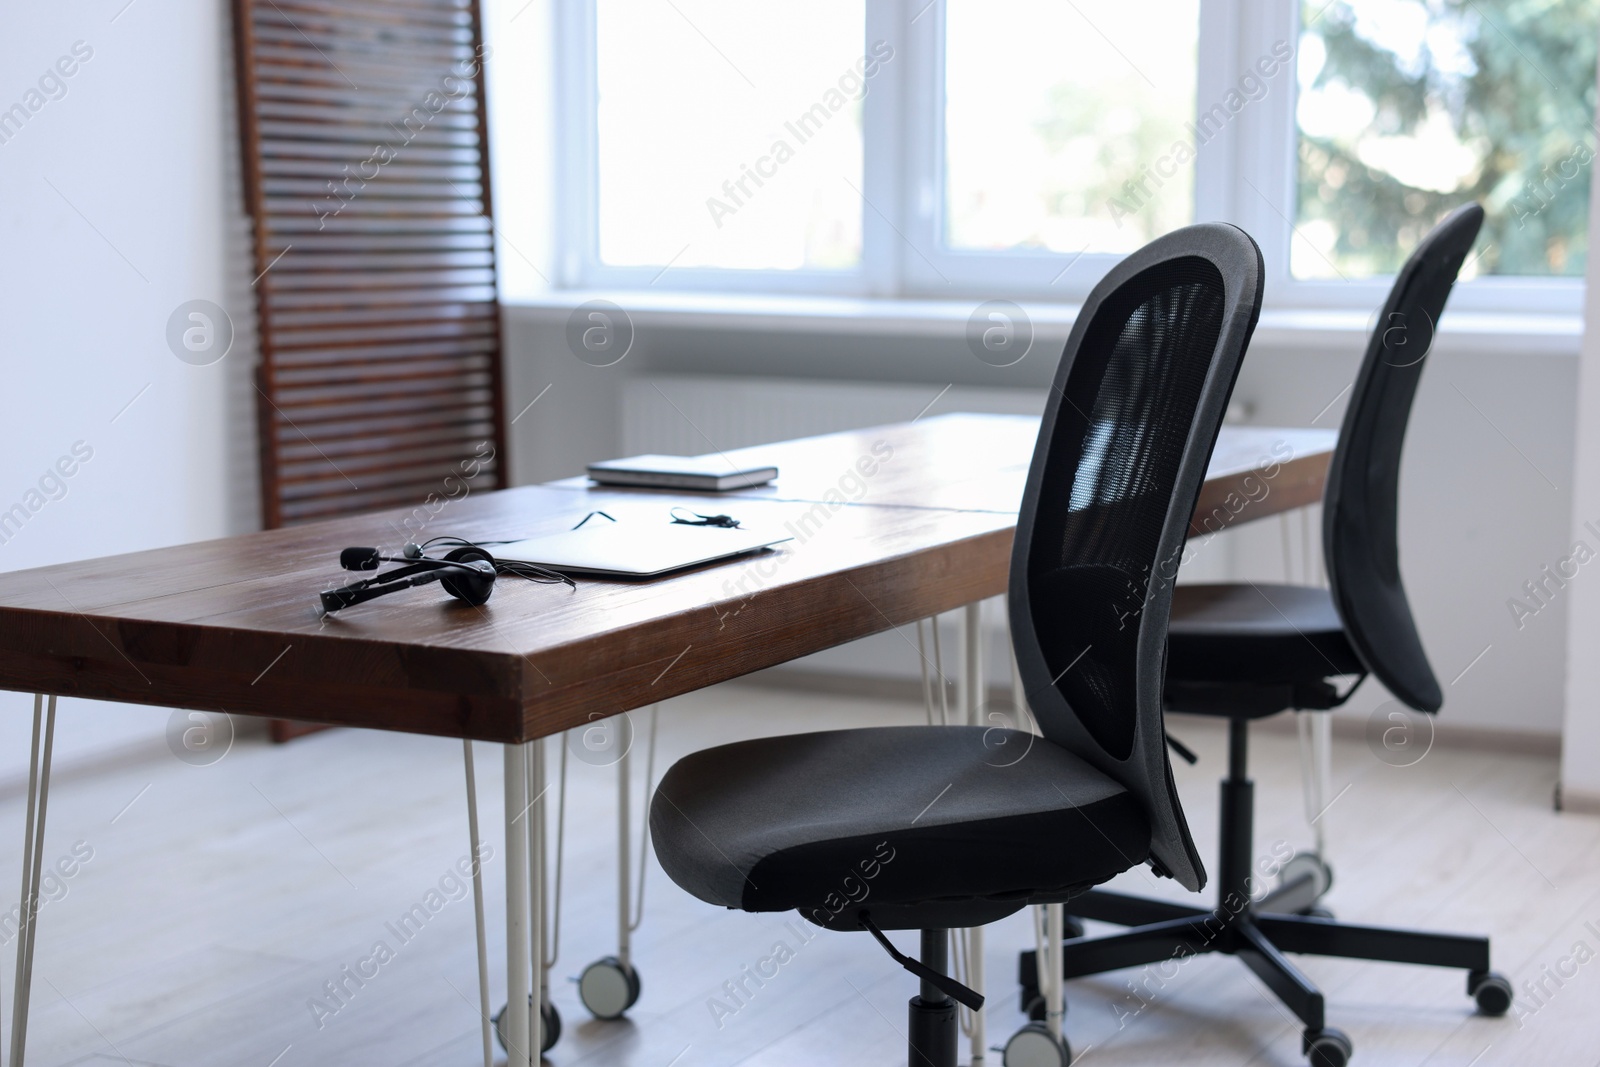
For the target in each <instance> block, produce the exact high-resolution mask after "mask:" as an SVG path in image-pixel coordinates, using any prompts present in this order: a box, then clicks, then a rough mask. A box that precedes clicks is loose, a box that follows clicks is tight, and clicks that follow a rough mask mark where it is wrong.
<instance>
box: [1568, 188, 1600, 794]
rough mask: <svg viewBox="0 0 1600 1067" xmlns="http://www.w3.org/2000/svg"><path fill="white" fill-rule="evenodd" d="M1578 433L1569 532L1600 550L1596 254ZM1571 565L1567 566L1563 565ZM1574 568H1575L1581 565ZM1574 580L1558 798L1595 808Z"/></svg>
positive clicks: (1582, 619) (1581, 611) (1585, 592)
mask: <svg viewBox="0 0 1600 1067" xmlns="http://www.w3.org/2000/svg"><path fill="white" fill-rule="evenodd" d="M1589 202H1590V203H1591V204H1600V168H1597V169H1594V170H1593V171H1592V172H1591V174H1590V185H1589ZM1596 241H1600V211H1595V212H1591V213H1590V215H1589V247H1591V248H1600V244H1596V243H1595V242H1596ZM1575 392H1576V393H1577V408H1578V434H1577V448H1576V456H1575V459H1574V464H1575V468H1576V469H1575V471H1574V478H1573V483H1574V484H1573V501H1572V536H1573V538H1574V540H1575V541H1583V542H1585V543H1587V544H1588V545H1589V547H1591V548H1596V549H1600V538H1596V537H1595V536H1594V535H1593V534H1592V533H1590V532H1589V530H1588V529H1587V528H1586V527H1585V526H1584V523H1585V522H1589V521H1592V522H1593V523H1594V524H1595V526H1596V527H1600V259H1597V258H1596V257H1594V256H1591V257H1590V259H1589V272H1588V288H1587V290H1586V291H1585V294H1584V334H1583V357H1582V369H1581V371H1580V373H1579V375H1578V382H1577V389H1576V390H1575ZM1569 569H1570V568H1569ZM1580 573H1581V572H1580ZM1594 584H1595V583H1594V582H1592V581H1581V582H1574V583H1573V586H1574V587H1573V589H1572V597H1571V604H1570V614H1571V624H1570V630H1569V633H1568V635H1567V672H1566V697H1567V707H1566V725H1565V729H1564V730H1563V731H1562V743H1561V793H1562V803H1563V804H1564V805H1565V806H1567V807H1570V808H1574V809H1579V810H1584V811H1600V696H1597V695H1596V694H1597V693H1600V658H1597V657H1596V655H1595V652H1596V650H1597V649H1600V589H1597V588H1594Z"/></svg>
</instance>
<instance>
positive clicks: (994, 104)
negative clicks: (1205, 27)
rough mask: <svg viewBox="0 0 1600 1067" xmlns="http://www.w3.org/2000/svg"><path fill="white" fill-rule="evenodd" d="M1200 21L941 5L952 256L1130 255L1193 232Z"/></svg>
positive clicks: (997, 1) (1184, 6) (1096, 4)
mask: <svg viewBox="0 0 1600 1067" xmlns="http://www.w3.org/2000/svg"><path fill="white" fill-rule="evenodd" d="M1199 9H1200V5H1199V0H1154V2H1151V3H1126V2H1116V0H1080V2H1078V3H1070V4H1065V3H1060V2H1059V0H989V2H986V3H973V2H970V0H969V2H960V0H957V2H955V3H950V4H948V5H947V15H946V26H945V105H944V108H945V110H944V123H945V153H944V156H945V212H946V223H945V227H946V228H945V244H946V246H947V247H949V248H952V249H957V250H980V249H981V250H999V249H1010V248H1031V249H1040V250H1048V251H1052V252H1066V253H1078V252H1088V253H1091V254H1092V253H1095V252H1114V253H1127V252H1132V251H1133V250H1134V249H1136V248H1139V247H1140V246H1141V245H1144V244H1146V243H1147V242H1149V241H1150V240H1152V239H1153V238H1155V237H1157V236H1159V235H1161V234H1163V233H1166V232H1167V231H1169V230H1173V229H1176V228H1177V227H1179V226H1186V225H1188V224H1189V223H1190V222H1193V221H1194V163H1193V158H1194V157H1193V144H1194V139H1193V137H1192V135H1191V133H1190V132H1189V124H1190V123H1192V122H1193V121H1194V119H1195V83H1196V70H1195V53H1196V41H1197V39H1198V25H1199V17H1200V10H1199ZM1019 27H1027V32H1018V28H1019ZM1117 42H1124V43H1129V42H1131V43H1133V44H1136V45H1137V49H1136V50H1133V51H1130V50H1128V48H1123V47H1119V45H1118V44H1117ZM997 56H1004V57H1005V62H1003V63H997V62H995V57H997ZM1179 143H1186V144H1188V145H1189V146H1190V148H1189V149H1188V150H1187V151H1176V152H1175V151H1174V147H1175V145H1177V144H1179Z"/></svg>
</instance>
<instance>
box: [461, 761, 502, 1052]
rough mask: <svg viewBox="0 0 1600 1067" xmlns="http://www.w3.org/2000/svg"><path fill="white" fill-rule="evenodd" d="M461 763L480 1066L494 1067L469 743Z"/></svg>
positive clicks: (475, 789)
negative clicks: (480, 1025)
mask: <svg viewBox="0 0 1600 1067" xmlns="http://www.w3.org/2000/svg"><path fill="white" fill-rule="evenodd" d="M461 748H462V753H463V760H464V763H465V766H466V772H467V839H468V841H469V842H470V845H471V851H470V852H468V854H467V862H469V863H471V864H472V918H473V926H474V930H475V931H476V933H477V935H478V1014H479V1015H481V1016H482V1017H483V1067H494V1035H493V1034H492V1033H491V1032H490V1031H491V1024H490V1022H489V941H488V931H487V928H486V926H485V924H484V920H483V853H482V851H481V849H480V848H479V843H478V842H479V838H478V776H477V773H476V769H475V767H474V766H473V759H472V741H471V739H469V738H463V739H462V741H461Z"/></svg>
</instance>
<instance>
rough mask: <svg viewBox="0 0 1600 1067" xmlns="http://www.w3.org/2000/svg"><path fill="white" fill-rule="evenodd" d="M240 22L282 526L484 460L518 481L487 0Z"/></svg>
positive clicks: (267, 9)
mask: <svg viewBox="0 0 1600 1067" xmlns="http://www.w3.org/2000/svg"><path fill="white" fill-rule="evenodd" d="M234 28H235V37H236V46H237V51H238V63H237V68H238V71H239V93H238V101H239V114H240V125H241V129H242V136H241V141H242V148H243V154H244V162H245V166H244V171H245V184H246V196H247V200H248V202H249V207H250V211H251V215H252V218H253V221H254V224H255V257H254V264H253V267H254V269H253V271H252V273H253V274H255V275H259V276H260V278H259V281H258V282H257V285H256V289H257V293H258V301H257V308H258V316H259V320H260V321H259V335H260V338H261V365H260V368H259V372H258V387H259V389H260V393H261V403H260V405H259V407H260V437H261V460H262V512H263V518H264V521H265V523H266V525H268V526H279V525H283V524H285V523H289V522H296V521H304V520H306V519H309V518H322V517H328V516H330V515H336V514H341V513H347V512H350V511H353V510H364V509H369V508H373V507H381V506H406V505H408V504H420V503H421V502H422V501H423V500H424V499H425V498H426V496H427V494H428V493H429V492H435V491H437V490H438V487H439V483H440V481H441V480H442V478H443V477H445V476H446V475H447V474H449V473H450V472H451V471H454V470H458V469H459V466H460V464H461V463H462V462H463V461H465V460H473V461H475V462H476V464H477V467H478V468H480V472H479V474H478V476H477V477H476V478H475V480H474V484H475V485H477V486H481V487H482V488H493V487H498V486H500V485H503V484H504V482H505V470H504V458H503V457H504V452H505V446H504V436H505V430H504V416H503V413H502V404H501V378H502V373H503V372H502V368H501V358H502V357H501V343H502V342H501V335H500V317H499V307H498V304H497V300H496V272H495V263H494V246H493V234H492V225H491V223H490V211H491V206H490V191H489V180H488V160H487V148H486V145H485V144H484V130H485V125H484V103H483V99H484V85H483V74H482V70H481V68H480V67H479V65H478V63H477V62H476V58H475V57H477V56H479V55H481V54H483V48H482V25H481V14H480V12H479V8H478V4H477V3H476V2H474V0H235V22H234ZM269 268H270V269H269ZM485 442H487V443H488V445H489V449H490V458H488V459H487V460H485V459H484V457H483V453H482V446H483V445H484V443H485Z"/></svg>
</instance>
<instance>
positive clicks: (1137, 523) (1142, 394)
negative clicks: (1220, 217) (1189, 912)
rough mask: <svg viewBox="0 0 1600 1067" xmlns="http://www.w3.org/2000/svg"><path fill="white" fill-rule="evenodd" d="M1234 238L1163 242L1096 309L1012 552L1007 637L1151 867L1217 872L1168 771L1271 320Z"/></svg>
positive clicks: (1048, 732)
mask: <svg viewBox="0 0 1600 1067" xmlns="http://www.w3.org/2000/svg"><path fill="white" fill-rule="evenodd" d="M1261 286H1262V267H1261V251H1260V249H1258V248H1257V247H1256V243H1255V242H1254V241H1252V240H1251V239H1250V237H1249V235H1248V234H1246V233H1245V232H1244V231H1242V230H1239V229H1237V228H1235V227H1233V226H1227V225H1222V224H1217V223H1213V224H1206V225H1201V226H1190V227H1187V228H1186V229H1182V230H1178V231H1176V232H1174V233H1171V234H1168V235H1167V236H1165V237H1162V238H1160V239H1158V240H1156V241H1154V242H1152V243H1150V244H1149V245H1146V246H1145V247H1144V248H1142V249H1140V250H1139V251H1138V252H1135V253H1134V254H1133V255H1131V256H1129V257H1128V258H1127V259H1125V260H1123V261H1122V262H1121V263H1120V264H1118V265H1117V266H1116V267H1115V268H1114V269H1113V270H1112V271H1111V272H1110V273H1109V274H1107V275H1106V277H1105V278H1104V280H1102V281H1101V282H1100V284H1099V285H1097V286H1096V287H1095V289H1094V292H1093V293H1091V294H1090V296H1089V299H1088V300H1087V301H1086V302H1085V303H1084V306H1083V309H1082V311H1081V312H1080V313H1079V314H1078V318H1077V321H1076V322H1075V323H1074V324H1073V328H1072V335H1071V337H1070V338H1068V340H1067V347H1066V351H1065V352H1064V353H1063V354H1062V357H1061V365H1060V367H1059V368H1058V369H1057V371H1056V377H1055V382H1054V384H1053V387H1052V389H1051V392H1050V397H1049V402H1048V404H1047V406H1046V408H1045V412H1044V419H1043V422H1042V424H1041V425H1040V428H1039V442H1038V444H1037V446H1036V447H1035V449H1034V454H1033V465H1032V468H1031V469H1030V470H1029V472H1028V486H1027V491H1026V493H1025V494H1024V496H1023V501H1022V512H1021V514H1020V515H1019V516H1018V518H1017V535H1016V542H1015V545H1014V547H1013V551H1012V556H1011V583H1010V595H1011V627H1012V638H1013V640H1014V642H1015V644H1016V653H1017V663H1018V666H1019V668H1020V671H1021V675H1022V680H1023V685H1024V688H1025V692H1026V695H1027V700H1028V703H1029V705H1030V706H1031V707H1032V709H1033V713H1034V717H1035V718H1036V719H1037V721H1038V723H1039V726H1040V729H1041V730H1043V732H1044V735H1045V737H1047V738H1049V739H1050V740H1051V741H1053V742H1054V743H1056V744H1058V745H1060V746H1062V747H1063V748H1066V749H1068V750H1069V751H1071V752H1073V753H1075V754H1076V755H1078V756H1079V757H1081V758H1082V759H1084V760H1086V761H1088V762H1089V763H1090V764H1092V765H1094V766H1095V767H1098V768H1099V769H1100V770H1102V771H1103V772H1104V773H1106V774H1107V775H1109V776H1111V777H1112V778H1114V779H1116V780H1117V781H1118V782H1120V783H1121V784H1122V785H1123V786H1124V787H1125V788H1127V789H1128V790H1129V791H1130V792H1132V793H1133V794H1134V795H1135V796H1136V797H1138V798H1139V799H1140V800H1141V801H1142V802H1143V804H1144V806H1145V810H1146V812H1147V814H1148V816H1149V818H1150V823H1151V842H1150V854H1151V859H1152V866H1154V867H1155V869H1156V870H1157V871H1158V872H1160V873H1164V874H1170V875H1171V876H1172V877H1174V878H1176V879H1177V880H1178V881H1179V882H1181V883H1182V884H1183V885H1185V886H1187V887H1188V888H1190V889H1199V888H1201V886H1203V885H1204V884H1205V869H1204V867H1203V866H1202V865H1201V863H1200V857H1199V855H1198V854H1197V853H1196V851H1195V847H1194V842H1193V841H1192V840H1191V839H1190V836H1189V828H1188V824H1187V823H1186V822H1185V820H1184V816H1183V809H1182V807H1181V806H1180V804H1179V802H1178V795H1177V792H1176V790H1175V789H1174V787H1173V783H1172V769H1171V766H1170V764H1169V763H1168V761H1167V749H1166V738H1165V729H1164V725H1163V719H1162V710H1161V688H1162V682H1163V676H1164V675H1165V669H1164V668H1165V659H1166V644H1167V622H1168V617H1169V615H1170V613H1171V604H1172V579H1173V578H1174V577H1175V576H1176V574H1177V570H1178V564H1179V562H1180V559H1181V556H1182V553H1183V545H1184V539H1185V538H1186V537H1187V535H1188V531H1189V522H1190V519H1191V518H1192V517H1193V515H1194V509H1195V504H1196V501H1197V499H1198V497H1199V493H1200V486H1201V484H1202V482H1203V481H1204V480H1205V473H1206V466H1207V464H1208V463H1209V461H1210V458H1211V450H1212V446H1213V445H1214V444H1215V443H1216V438H1217V431H1218V430H1219V429H1220V427H1221V425H1222V416H1223V413H1224V412H1225V410H1226V409H1227V406H1228V398H1229V396H1230V395H1231V394H1232V392H1233V383H1234V379H1235V377H1236V376H1237V374H1238V371H1239V364H1240V361H1241V360H1242V359H1243V357H1244V352H1245V348H1246V346H1247V345H1248V344H1249V341H1250V335H1251V334H1252V333H1253V332H1254V330H1255V325H1256V318H1257V316H1258V315H1259V313H1260V310H1261Z"/></svg>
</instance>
